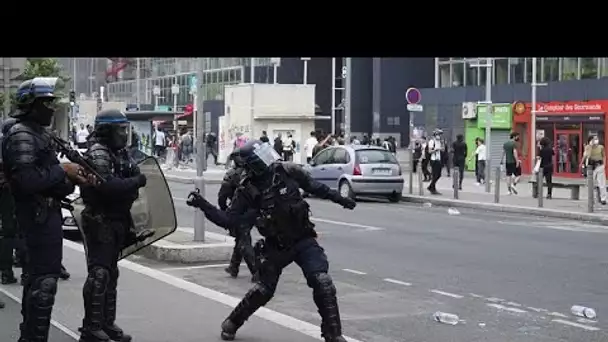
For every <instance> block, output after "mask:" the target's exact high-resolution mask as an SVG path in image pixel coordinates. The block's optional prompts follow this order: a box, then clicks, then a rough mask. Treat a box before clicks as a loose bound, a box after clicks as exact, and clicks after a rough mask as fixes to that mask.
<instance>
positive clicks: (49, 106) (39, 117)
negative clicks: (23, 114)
mask: <svg viewBox="0 0 608 342" xmlns="http://www.w3.org/2000/svg"><path fill="white" fill-rule="evenodd" d="M56 109H57V107H56V103H55V99H54V98H43V99H36V100H34V103H33V104H32V109H31V112H30V114H29V115H28V116H29V117H30V118H32V120H34V121H36V122H37V123H39V124H40V125H41V126H50V125H51V124H52V123H53V115H55V110H56Z"/></svg>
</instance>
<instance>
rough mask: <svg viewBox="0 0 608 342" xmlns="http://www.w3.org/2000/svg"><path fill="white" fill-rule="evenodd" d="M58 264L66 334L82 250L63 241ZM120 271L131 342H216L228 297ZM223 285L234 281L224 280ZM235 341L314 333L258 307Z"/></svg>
mask: <svg viewBox="0 0 608 342" xmlns="http://www.w3.org/2000/svg"><path fill="white" fill-rule="evenodd" d="M63 263H64V265H65V266H66V267H67V269H68V270H69V271H70V272H71V274H72V278H71V279H70V280H68V281H61V282H60V284H59V291H58V295H57V298H56V301H55V308H54V311H53V319H54V320H56V321H58V322H59V323H61V324H63V325H64V326H65V327H66V328H67V329H69V330H70V331H72V332H77V331H78V327H80V325H81V322H82V316H83V304H82V285H83V284H84V281H85V277H86V266H85V260H84V253H83V252H82V246H80V245H78V244H76V243H74V242H70V241H65V247H64V261H63ZM120 266H121V267H120V280H119V297H120V298H119V301H118V305H119V308H118V320H117V322H118V324H119V325H120V326H121V327H123V328H124V329H125V330H126V331H127V332H129V333H130V334H132V335H133V336H134V340H135V341H138V342H175V341H180V342H200V341H205V342H212V341H221V339H220V336H219V335H220V324H221V323H222V321H223V320H224V318H225V317H226V316H227V315H228V314H229V312H230V310H232V307H234V306H235V305H236V304H237V303H238V302H239V300H240V298H234V297H231V296H228V295H226V294H223V293H220V292H217V291H214V290H211V289H208V288H205V287H202V286H199V285H196V284H194V283H190V282H188V281H185V280H183V279H181V278H177V277H174V276H171V275H169V274H166V273H163V272H161V271H158V270H154V269H151V268H148V267H145V266H141V265H139V264H136V263H134V262H131V261H126V260H123V261H121V263H120ZM227 281H238V280H232V279H227ZM1 291H7V292H9V293H10V294H11V295H13V296H15V297H18V298H20V297H21V286H18V285H11V286H0V292H1ZM3 299H5V298H3ZM6 299H7V302H9V303H10V302H11V300H10V299H8V298H6ZM18 314H19V309H18V307H17V305H16V304H14V302H13V304H9V305H8V306H7V308H5V309H3V310H0V322H2V325H0V341H7V342H8V341H14V340H15V339H14V338H13V337H10V336H16V334H17V330H18V323H17V322H16V321H15V316H16V315H18ZM5 316H6V318H5ZM17 321H18V318H17ZM5 322H6V323H5ZM296 330H297V331H296ZM66 336H67V335H66V334H63V335H61V333H59V332H57V331H56V330H55V329H54V330H53V338H51V339H50V341H52V342H67V341H69V339H67V337H66ZM11 338H12V339H11ZM237 339H238V340H242V341H267V342H285V341H290V342H312V341H319V340H320V329H319V327H317V326H315V325H313V324H310V323H307V322H303V321H300V320H297V319H295V318H292V317H290V316H286V315H283V314H280V313H278V312H275V311H272V310H270V309H267V308H261V309H260V310H258V312H257V313H256V315H255V316H254V317H252V318H251V319H250V320H249V321H247V322H246V323H245V325H244V326H243V328H242V329H241V330H240V331H239V334H238V335H237ZM72 341H74V340H72ZM351 341H352V342H357V341H354V340H351Z"/></svg>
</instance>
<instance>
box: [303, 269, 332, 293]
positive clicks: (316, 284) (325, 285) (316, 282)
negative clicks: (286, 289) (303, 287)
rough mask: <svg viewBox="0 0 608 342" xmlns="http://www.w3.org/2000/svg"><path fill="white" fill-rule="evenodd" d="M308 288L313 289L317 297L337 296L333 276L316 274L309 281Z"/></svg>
mask: <svg viewBox="0 0 608 342" xmlns="http://www.w3.org/2000/svg"><path fill="white" fill-rule="evenodd" d="M308 286H310V287H312V289H313V291H314V293H315V295H321V296H327V295H329V296H335V295H336V286H335V285H334V282H333V280H332V279H331V276H330V275H329V274H327V273H325V272H323V273H315V274H314V275H313V276H312V277H310V279H308Z"/></svg>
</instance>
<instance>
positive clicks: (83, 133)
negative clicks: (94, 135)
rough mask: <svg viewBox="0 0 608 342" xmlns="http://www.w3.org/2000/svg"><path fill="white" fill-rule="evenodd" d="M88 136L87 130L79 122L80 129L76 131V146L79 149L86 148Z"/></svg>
mask: <svg viewBox="0 0 608 342" xmlns="http://www.w3.org/2000/svg"><path fill="white" fill-rule="evenodd" d="M88 137H89V131H87V129H86V128H85V127H84V124H82V123H81V124H80V130H78V132H77V133H76V146H78V148H79V149H86V148H87V138H88Z"/></svg>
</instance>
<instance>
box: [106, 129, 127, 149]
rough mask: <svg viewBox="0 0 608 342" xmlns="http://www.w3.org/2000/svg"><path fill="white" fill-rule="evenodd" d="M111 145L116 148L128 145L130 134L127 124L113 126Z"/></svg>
mask: <svg viewBox="0 0 608 342" xmlns="http://www.w3.org/2000/svg"><path fill="white" fill-rule="evenodd" d="M110 140H111V141H110V144H111V145H112V146H111V147H112V148H113V149H114V150H120V149H123V148H125V147H127V141H128V134H127V126H126V125H116V126H115V127H113V128H112V136H111V138H110Z"/></svg>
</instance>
